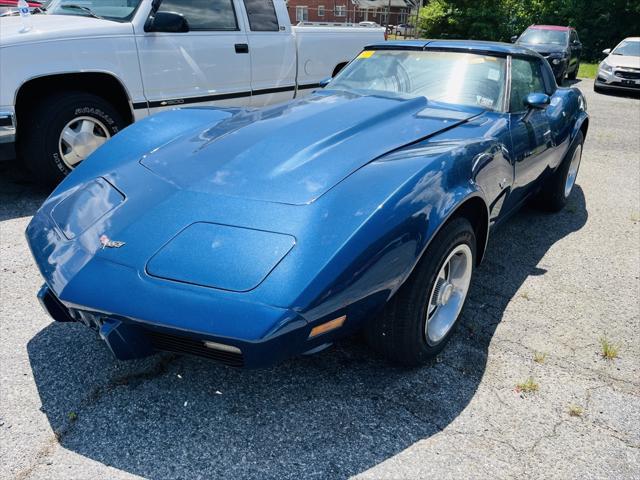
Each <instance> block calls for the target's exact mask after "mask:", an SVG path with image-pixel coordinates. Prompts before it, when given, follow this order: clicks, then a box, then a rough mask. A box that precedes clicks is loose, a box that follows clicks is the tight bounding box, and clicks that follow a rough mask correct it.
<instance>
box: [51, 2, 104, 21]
mask: <svg viewBox="0 0 640 480" xmlns="http://www.w3.org/2000/svg"><path fill="white" fill-rule="evenodd" d="M60 8H70V9H72V10H82V11H83V12H85V13H86V14H87V15H89V16H90V17H93V18H99V19H100V20H104V18H102V17H101V16H100V15H96V14H95V13H94V12H93V10H91V9H90V8H89V7H83V6H82V5H76V4H75V3H68V4H64V5H60Z"/></svg>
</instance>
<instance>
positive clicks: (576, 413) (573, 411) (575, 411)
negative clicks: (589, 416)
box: [569, 405, 584, 417]
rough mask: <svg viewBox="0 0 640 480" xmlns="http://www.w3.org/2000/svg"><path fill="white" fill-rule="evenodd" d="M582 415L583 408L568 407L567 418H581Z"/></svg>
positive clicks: (576, 406)
mask: <svg viewBox="0 0 640 480" xmlns="http://www.w3.org/2000/svg"><path fill="white" fill-rule="evenodd" d="M583 413H584V408H582V407H580V406H578V405H569V416H571V417H581V416H582V414H583Z"/></svg>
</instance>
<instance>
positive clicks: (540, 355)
mask: <svg viewBox="0 0 640 480" xmlns="http://www.w3.org/2000/svg"><path fill="white" fill-rule="evenodd" d="M546 359H547V354H546V353H544V352H534V353H533V361H534V362H536V363H544V362H545V360H546Z"/></svg>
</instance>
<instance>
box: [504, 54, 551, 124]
mask: <svg viewBox="0 0 640 480" xmlns="http://www.w3.org/2000/svg"><path fill="white" fill-rule="evenodd" d="M530 93H546V92H545V88H544V81H543V80H542V70H541V69H540V62H536V61H529V60H524V59H522V58H514V59H512V61H511V98H510V110H511V111H512V112H522V111H523V110H526V109H527V107H526V105H525V104H524V100H525V98H527V95H529V94H530Z"/></svg>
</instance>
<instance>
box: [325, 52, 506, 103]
mask: <svg viewBox="0 0 640 480" xmlns="http://www.w3.org/2000/svg"><path fill="white" fill-rule="evenodd" d="M505 65H506V59H505V58H499V57H492V56H486V55H476V54H471V53H462V52H436V51H433V52H429V51H426V52H425V51H412V50H395V51H394V50H375V51H374V50H365V51H364V52H362V53H361V54H360V55H358V57H357V58H356V59H355V60H354V61H353V62H351V63H350V64H349V65H348V66H347V67H345V68H344V70H343V71H342V72H340V74H338V76H337V77H336V78H335V79H334V80H333V81H332V82H331V84H330V85H329V88H331V89H332V90H346V91H354V92H358V93H365V94H374V95H388V96H402V97H420V96H422V97H427V98H428V99H429V100H435V101H440V102H445V103H452V104H456V105H468V106H474V107H481V108H485V109H489V110H500V109H501V108H502V102H503V99H504V91H505V72H506V68H505Z"/></svg>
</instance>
